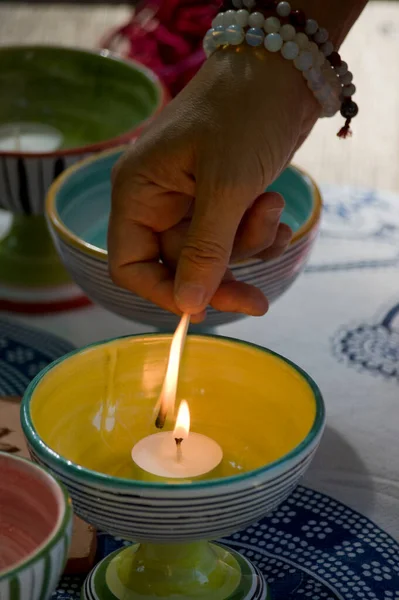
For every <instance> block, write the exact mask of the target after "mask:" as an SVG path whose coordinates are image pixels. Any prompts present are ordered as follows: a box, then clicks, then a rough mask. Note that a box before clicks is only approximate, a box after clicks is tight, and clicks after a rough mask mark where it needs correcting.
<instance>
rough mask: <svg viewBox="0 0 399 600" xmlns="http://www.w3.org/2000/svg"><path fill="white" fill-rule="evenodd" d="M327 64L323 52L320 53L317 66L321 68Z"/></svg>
mask: <svg viewBox="0 0 399 600" xmlns="http://www.w3.org/2000/svg"><path fill="white" fill-rule="evenodd" d="M325 62H326V58H325V56H324V54H323V53H322V52H319V53H318V55H317V56H316V59H315V66H316V67H319V68H321V67H322V66H323V65H324V63H325Z"/></svg>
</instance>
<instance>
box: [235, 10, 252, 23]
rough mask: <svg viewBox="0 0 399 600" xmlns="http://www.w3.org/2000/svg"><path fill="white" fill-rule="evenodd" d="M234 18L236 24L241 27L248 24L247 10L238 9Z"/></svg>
mask: <svg viewBox="0 0 399 600" xmlns="http://www.w3.org/2000/svg"><path fill="white" fill-rule="evenodd" d="M236 19H237V25H240V26H241V27H246V26H247V25H248V19H249V12H248V11H247V10H246V9H245V8H242V9H241V10H238V11H237V14H236Z"/></svg>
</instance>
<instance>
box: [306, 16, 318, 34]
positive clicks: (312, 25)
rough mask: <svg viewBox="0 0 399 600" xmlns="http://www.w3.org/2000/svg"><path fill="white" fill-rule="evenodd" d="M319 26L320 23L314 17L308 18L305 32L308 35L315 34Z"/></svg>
mask: <svg viewBox="0 0 399 600" xmlns="http://www.w3.org/2000/svg"><path fill="white" fill-rule="evenodd" d="M318 28H319V24H318V22H317V21H315V20H314V19H308V20H307V21H306V26H305V33H306V34H307V35H314V34H315V33H316V31H317V30H318Z"/></svg>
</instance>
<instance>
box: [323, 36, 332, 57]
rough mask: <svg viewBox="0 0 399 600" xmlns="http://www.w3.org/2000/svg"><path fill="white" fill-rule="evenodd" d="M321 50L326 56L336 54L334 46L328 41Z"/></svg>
mask: <svg viewBox="0 0 399 600" xmlns="http://www.w3.org/2000/svg"><path fill="white" fill-rule="evenodd" d="M320 50H321V51H322V52H323V54H324V56H330V54H332V53H333V52H334V44H333V43H332V42H330V40H328V41H327V42H325V43H324V44H322V46H321V48H320Z"/></svg>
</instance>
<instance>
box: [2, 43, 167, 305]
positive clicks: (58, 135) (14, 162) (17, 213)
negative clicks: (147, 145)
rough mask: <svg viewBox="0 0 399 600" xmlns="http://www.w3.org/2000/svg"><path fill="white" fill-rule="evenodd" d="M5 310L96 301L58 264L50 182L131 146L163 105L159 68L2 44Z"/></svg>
mask: <svg viewBox="0 0 399 600" xmlns="http://www.w3.org/2000/svg"><path fill="white" fill-rule="evenodd" d="M0 89H1V96H0V208H3V209H5V210H8V211H10V212H11V213H12V214H13V216H14V219H13V222H12V225H11V227H10V229H9V231H8V232H7V234H6V235H5V237H3V239H1V240H0V308H5V309H11V310H22V311H26V312H36V311H41V310H43V311H45V310H48V311H50V310H59V309H63V308H68V307H73V306H76V305H81V304H84V303H87V298H85V296H84V295H83V293H82V292H81V290H80V289H78V288H77V286H76V285H74V284H73V283H72V282H71V281H70V279H69V276H68V274H67V272H66V271H65V269H64V268H63V266H62V264H61V263H60V262H59V258H58V255H57V253H56V251H55V249H54V247H53V244H52V241H51V239H50V237H49V235H48V231H47V227H46V224H45V220H44V217H43V213H44V200H45V196H46V193H47V190H48V187H49V186H50V184H51V183H52V181H53V180H54V179H55V178H56V177H57V176H58V175H59V174H60V173H62V171H63V170H64V169H65V168H67V167H69V166H71V165H72V164H73V163H75V162H77V161H78V160H81V159H82V158H84V157H87V156H89V155H90V154H92V153H95V152H100V151H101V150H104V149H106V148H110V147H112V146H117V145H120V144H121V143H127V142H128V141H130V140H131V139H132V138H133V137H135V136H136V135H137V133H138V132H139V130H140V128H141V127H142V126H143V124H144V123H145V122H146V121H147V120H148V119H150V118H151V117H152V116H153V115H154V114H155V113H156V112H157V111H158V110H159V109H160V108H161V107H162V105H163V103H164V101H165V95H164V91H163V87H162V85H161V84H160V83H159V81H158V79H157V77H156V76H155V75H154V74H153V73H152V71H150V70H148V69H146V68H145V67H143V66H141V65H139V64H137V63H134V62H130V61H126V62H125V61H123V60H121V59H119V58H116V57H115V56H113V55H112V54H110V53H109V52H108V51H102V52H90V51H83V50H75V49H70V48H58V47H46V46H15V47H4V48H1V49H0Z"/></svg>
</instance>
